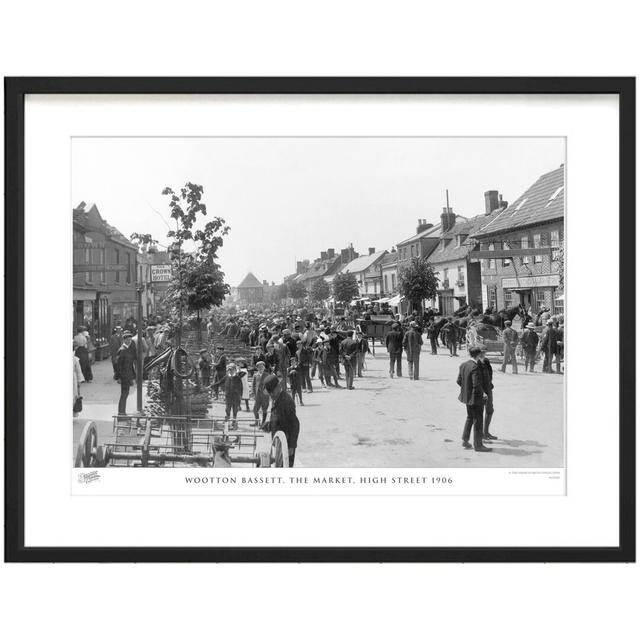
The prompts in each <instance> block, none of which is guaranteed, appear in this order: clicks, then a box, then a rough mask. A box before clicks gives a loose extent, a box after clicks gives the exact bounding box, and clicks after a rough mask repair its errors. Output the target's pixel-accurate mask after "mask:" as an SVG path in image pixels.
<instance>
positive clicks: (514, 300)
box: [470, 165, 564, 314]
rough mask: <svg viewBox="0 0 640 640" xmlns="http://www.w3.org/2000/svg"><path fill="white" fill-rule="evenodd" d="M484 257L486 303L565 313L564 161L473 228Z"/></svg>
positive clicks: (479, 255) (475, 255) (476, 251)
mask: <svg viewBox="0 0 640 640" xmlns="http://www.w3.org/2000/svg"><path fill="white" fill-rule="evenodd" d="M473 240H474V241H475V243H476V248H475V249H474V251H473V252H472V253H471V254H470V257H471V259H478V260H481V261H482V262H481V266H482V268H481V275H482V301H483V306H485V307H486V306H489V305H491V306H493V307H494V308H495V309H498V310H499V309H502V308H507V307H510V306H515V305H517V304H523V305H524V306H525V307H527V308H529V307H531V312H532V314H535V313H537V312H538V311H539V310H540V308H541V307H542V306H546V307H548V308H549V309H551V310H552V312H553V313H558V314H559V313H563V312H564V300H563V299H562V298H559V297H558V294H559V287H560V273H559V267H560V263H559V252H560V249H561V247H562V245H563V241H564V165H560V167H559V168H558V169H554V170H553V171H550V172H549V173H545V174H544V175H542V176H540V177H539V178H538V179H537V180H536V182H534V184H532V185H531V186H530V187H529V188H528V189H527V190H526V191H525V192H524V193H523V194H522V195H521V196H520V197H519V198H517V199H516V200H515V201H514V202H513V204H511V205H509V206H508V207H506V208H505V209H504V210H502V211H500V212H499V213H498V214H497V215H494V216H492V217H491V218H490V219H488V220H487V222H486V224H484V225H482V226H480V228H479V229H477V230H476V231H474V232H473Z"/></svg>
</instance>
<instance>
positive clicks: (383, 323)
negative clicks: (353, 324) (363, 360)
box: [357, 315, 394, 355]
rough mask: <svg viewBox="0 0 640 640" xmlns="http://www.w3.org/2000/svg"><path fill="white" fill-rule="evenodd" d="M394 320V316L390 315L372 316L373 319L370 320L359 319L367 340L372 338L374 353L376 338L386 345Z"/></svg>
mask: <svg viewBox="0 0 640 640" xmlns="http://www.w3.org/2000/svg"><path fill="white" fill-rule="evenodd" d="M393 321H394V320H393V317H392V316H388V315H387V316H371V319H369V320H364V319H358V320H357V322H358V324H359V325H360V330H361V331H362V333H363V334H364V335H365V337H366V338H367V340H371V350H372V351H373V353H374V355H375V352H376V340H378V341H379V342H380V344H381V345H382V346H384V345H385V343H386V339H387V334H388V333H389V331H391V325H392V323H393Z"/></svg>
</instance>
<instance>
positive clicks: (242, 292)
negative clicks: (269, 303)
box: [236, 272, 264, 304]
mask: <svg viewBox="0 0 640 640" xmlns="http://www.w3.org/2000/svg"><path fill="white" fill-rule="evenodd" d="M236 290H237V293H238V299H239V300H240V301H241V302H245V303H247V304H252V303H256V302H262V301H263V299H264V285H263V284H262V283H261V282H260V280H258V278H256V277H255V276H254V275H253V273H251V272H249V273H247V275H246V276H245V278H244V280H243V281H242V282H241V283H240V284H239V285H238V286H237V287H236Z"/></svg>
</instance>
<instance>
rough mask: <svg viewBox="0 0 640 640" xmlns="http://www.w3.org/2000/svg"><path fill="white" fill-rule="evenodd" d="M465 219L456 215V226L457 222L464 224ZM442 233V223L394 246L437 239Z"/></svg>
mask: <svg viewBox="0 0 640 640" xmlns="http://www.w3.org/2000/svg"><path fill="white" fill-rule="evenodd" d="M465 220H466V218H465V217H464V216H459V215H458V214H456V224H457V223H458V222H464V221H465ZM441 232H442V223H441V222H438V224H435V225H433V227H429V228H428V229H425V230H424V231H421V232H420V233H416V235H414V236H411V237H410V238H407V239H406V240H401V241H400V242H396V246H400V245H401V244H406V243H407V242H415V241H416V240H420V239H422V238H439V237H440V233H441Z"/></svg>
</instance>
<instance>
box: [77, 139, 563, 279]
mask: <svg viewBox="0 0 640 640" xmlns="http://www.w3.org/2000/svg"><path fill="white" fill-rule="evenodd" d="M564 161H565V144H564V138H419V137H415V138H373V137H372V138H328V137H322V138H298V137H296V138H117V137H112V138H74V139H73V141H72V176H71V180H72V185H71V191H72V201H73V206H77V205H78V204H79V203H80V202H81V201H83V200H84V201H85V202H95V203H96V205H97V207H98V210H99V211H100V213H101V215H102V217H103V218H104V219H106V220H107V221H108V222H109V224H111V225H113V226H115V227H117V228H118V229H119V230H120V231H121V232H122V233H123V234H124V235H125V236H127V237H128V236H130V235H131V233H133V232H139V233H151V234H152V235H153V237H154V238H156V239H158V240H159V242H160V243H161V244H167V242H166V234H167V231H168V226H167V221H169V220H170V217H169V210H168V206H167V205H168V198H167V196H163V195H162V189H163V188H164V187H166V186H170V187H172V188H173V189H174V190H177V189H179V188H180V187H181V186H183V185H184V184H185V183H186V182H195V183H197V184H201V185H202V186H203V187H204V193H203V197H202V201H203V202H204V203H205V204H206V205H207V210H208V212H209V216H207V218H204V219H203V224H204V223H206V222H207V219H209V217H210V216H212V215H215V216H221V217H222V218H224V219H225V221H226V223H227V224H228V225H229V227H230V228H231V230H230V232H229V235H228V236H227V237H226V238H225V240H224V246H223V247H222V249H221V250H220V252H219V262H220V265H221V267H222V270H223V271H224V272H225V275H226V281H227V283H228V284H230V285H231V286H236V285H238V284H239V283H240V281H241V280H242V279H243V278H244V276H245V275H246V274H247V272H248V271H251V272H253V273H254V274H255V275H256V277H257V278H258V279H260V280H261V281H262V280H267V281H268V282H272V281H273V282H276V283H280V282H282V279H283V278H284V276H285V275H288V274H290V273H293V272H295V264H296V260H303V259H309V260H311V261H313V260H314V259H315V258H318V257H320V252H321V251H326V249H327V248H335V249H336V252H339V251H340V249H342V248H345V247H347V246H349V244H350V243H353V246H354V249H355V250H356V251H358V252H360V253H361V254H363V253H367V249H368V247H375V249H376V251H380V250H382V249H386V250H388V251H390V250H391V248H392V247H393V246H394V245H395V244H396V243H397V242H399V241H402V240H404V239H405V238H408V237H410V236H412V235H413V234H415V228H416V226H417V221H418V219H420V218H424V219H426V220H427V222H431V223H434V224H436V223H438V222H439V220H440V213H441V212H442V207H444V206H445V205H446V200H445V190H446V189H448V190H449V204H450V206H451V207H452V208H453V210H454V212H455V213H456V214H458V215H462V216H466V217H472V216H474V215H478V214H481V213H484V192H485V191H488V190H489V189H495V190H497V191H499V192H500V193H502V194H503V198H504V199H505V200H507V201H508V202H513V201H515V200H516V199H517V198H518V196H519V195H521V194H522V193H523V192H524V191H525V190H526V189H527V188H528V187H529V186H530V185H531V184H533V183H534V182H535V181H536V180H537V179H538V177H539V176H540V175H541V174H543V173H546V172H548V171H552V170H553V169H556V168H557V167H559V166H560V165H561V164H562V163H563V162H564Z"/></svg>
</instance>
